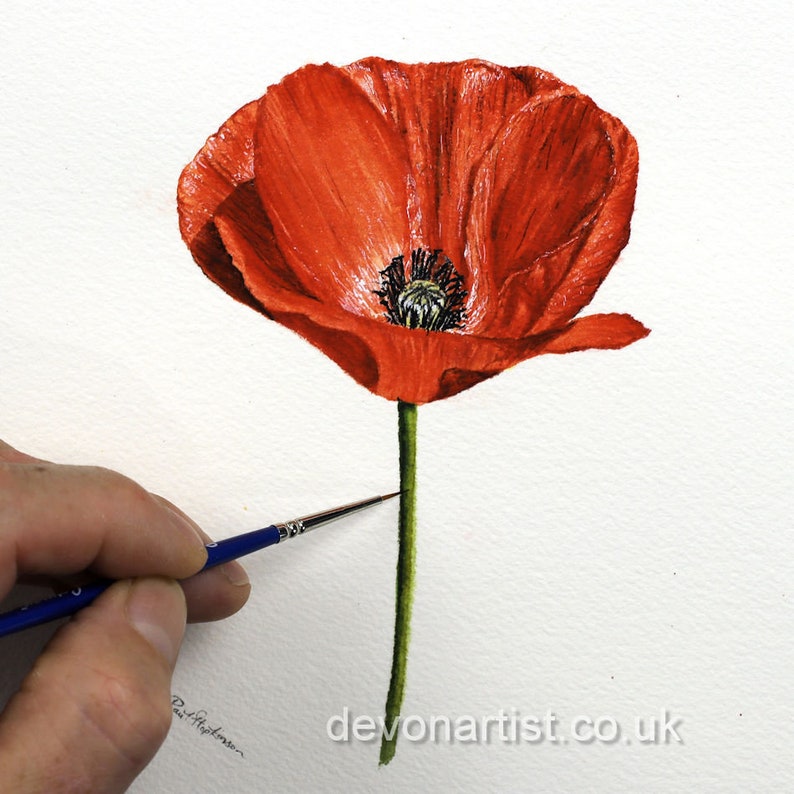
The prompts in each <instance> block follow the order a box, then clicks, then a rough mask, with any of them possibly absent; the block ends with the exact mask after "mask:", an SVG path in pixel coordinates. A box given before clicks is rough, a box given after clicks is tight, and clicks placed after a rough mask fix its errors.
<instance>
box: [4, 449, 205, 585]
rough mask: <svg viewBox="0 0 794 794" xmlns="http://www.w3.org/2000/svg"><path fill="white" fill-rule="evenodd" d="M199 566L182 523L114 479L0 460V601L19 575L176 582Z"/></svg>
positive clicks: (199, 544)
mask: <svg viewBox="0 0 794 794" xmlns="http://www.w3.org/2000/svg"><path fill="white" fill-rule="evenodd" d="M20 454H21V453H20ZM206 559H207V553H206V550H205V548H204V541H203V540H202V539H201V537H200V536H199V534H198V532H197V530H196V527H195V525H194V524H192V522H191V521H190V520H189V519H187V518H186V517H184V516H183V515H180V514H179V513H177V512H176V511H174V510H171V509H170V508H169V507H168V505H167V503H165V501H164V500H159V499H158V498H157V497H156V496H154V495H153V494H151V493H149V492H148V491H146V490H145V489H144V488H143V487H142V486H140V485H138V484H137V483H135V482H134V481H132V480H130V479H129V478H127V477H124V476H122V475H121V474H118V473H117V472H114V471H111V470H109V469H103V468H98V467H93V466H66V465H56V464H51V463H42V462H38V461H35V459H34V461H33V462H18V463H16V462H15V463H12V462H8V461H7V460H2V459H0V597H1V596H2V595H4V594H5V593H6V592H7V591H8V590H9V589H10V588H11V587H12V586H13V584H14V582H15V581H16V579H17V577H18V576H19V575H20V574H44V575H51V576H64V575H68V574H72V573H78V572H80V571H84V570H86V569H90V570H92V571H93V572H95V573H97V574H100V575H102V576H107V577H111V578H115V579H120V578H126V577H133V576H167V577H171V578H174V579H182V578H186V577H188V576H191V575H192V574H194V573H196V572H197V571H198V570H199V569H200V568H201V567H202V566H203V565H204V563H205V562H206Z"/></svg>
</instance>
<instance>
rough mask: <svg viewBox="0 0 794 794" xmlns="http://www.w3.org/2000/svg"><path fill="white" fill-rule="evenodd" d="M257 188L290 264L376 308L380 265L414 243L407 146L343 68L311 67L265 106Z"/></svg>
mask: <svg viewBox="0 0 794 794" xmlns="http://www.w3.org/2000/svg"><path fill="white" fill-rule="evenodd" d="M255 170H256V186H257V190H258V191H259V195H260V198H261V200H262V205H263V207H264V209H265V211H266V213H267V215H268V217H269V218H270V220H271V222H272V224H273V230H274V233H275V238H276V241H277V242H278V247H279V249H280V250H281V252H282V253H283V255H284V257H285V259H286V260H287V262H288V264H289V266H290V268H291V269H292V270H293V271H294V272H295V273H296V274H297V275H298V276H299V277H300V279H301V281H302V282H303V283H305V284H306V285H307V287H308V288H309V289H310V290H311V291H312V292H314V293H315V294H317V295H318V296H320V297H322V298H323V299H325V300H329V301H336V302H337V303H338V304H339V305H341V306H344V307H345V308H347V309H349V310H350V311H352V312H356V313H359V314H365V315H369V316H377V315H378V314H380V313H381V308H380V306H379V304H378V298H377V296H375V295H374V294H373V292H372V290H373V289H375V288H377V287H378V286H379V282H380V280H379V273H380V271H381V270H383V268H384V267H386V266H387V265H388V264H389V262H390V260H391V258H392V257H393V256H395V255H397V254H399V253H405V252H406V245H407V243H408V218H407V214H406V204H407V198H406V193H407V186H406V182H407V178H408V165H407V159H406V156H405V148H404V145H403V143H402V141H401V140H400V138H399V136H398V135H397V134H396V133H395V131H394V130H393V129H392V128H391V126H390V125H388V124H387V123H386V121H385V119H384V118H383V116H382V115H381V114H380V113H378V112H377V111H376V110H375V108H374V107H373V106H372V104H371V103H370V102H369V100H368V99H367V97H366V96H365V95H364V93H363V92H362V91H361V90H360V89H359V88H358V87H357V86H356V85H355V84H354V83H353V82H352V81H351V80H350V79H349V78H348V77H347V76H346V75H345V74H344V73H343V72H342V71H341V70H340V69H338V68H336V67H333V66H330V65H328V64H326V65H324V66H307V67H305V68H303V69H300V70H299V71H297V72H295V73H294V74H291V75H289V76H288V77H286V78H284V80H283V81H282V82H281V83H279V84H278V85H276V86H272V87H271V88H269V89H268V92H267V94H265V96H264V97H263V98H262V100H261V101H260V105H259V116H258V120H257V133H256V162H255Z"/></svg>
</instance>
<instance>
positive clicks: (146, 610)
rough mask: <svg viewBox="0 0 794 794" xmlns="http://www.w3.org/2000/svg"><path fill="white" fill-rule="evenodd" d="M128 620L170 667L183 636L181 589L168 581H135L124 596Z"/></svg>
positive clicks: (182, 599)
mask: <svg viewBox="0 0 794 794" xmlns="http://www.w3.org/2000/svg"><path fill="white" fill-rule="evenodd" d="M126 606H127V619H128V620H129V621H130V623H131V624H132V627H133V628H134V629H135V630H136V631H137V632H138V633H139V634H140V635H141V636H143V638H144V639H146V640H147V641H148V642H149V643H150V644H151V645H153V646H154V647H155V648H156V649H157V650H158V651H159V653H160V654H161V655H162V656H163V658H164V659H165V660H166V661H167V662H168V664H169V666H171V667H173V666H174V664H175V663H176V657H177V654H178V653H179V647H180V646H181V644H182V637H183V636H184V633H185V620H186V607H185V597H184V594H183V593H182V588H181V587H180V586H179V585H178V584H177V583H176V582H174V581H172V580H170V579H153V578H152V579H138V580H137V581H134V582H133V583H132V585H131V586H130V592H129V594H128V595H127V605H126Z"/></svg>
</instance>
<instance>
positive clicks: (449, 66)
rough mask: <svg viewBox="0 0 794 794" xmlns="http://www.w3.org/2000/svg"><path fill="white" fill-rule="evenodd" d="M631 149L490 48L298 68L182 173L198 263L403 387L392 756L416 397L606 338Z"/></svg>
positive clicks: (576, 96)
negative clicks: (423, 59) (462, 54)
mask: <svg viewBox="0 0 794 794" xmlns="http://www.w3.org/2000/svg"><path fill="white" fill-rule="evenodd" d="M637 162H638V161H637V147H636V144H635V142H634V139H633V138H632V136H631V135H630V133H629V132H628V130H627V129H626V128H625V127H624V126H623V125H622V124H621V123H620V122H619V121H618V120H617V119H616V118H614V117H613V116H610V115H609V114H608V113H605V112H604V111H602V110H600V109H599V108H598V107H597V106H596V105H595V104H594V103H593V101H592V100H591V99H589V98H588V97H586V96H584V95H583V94H581V93H580V92H579V91H577V90H576V89H575V88H573V87H572V86H570V85H566V84H565V83H563V82H561V81H560V80H558V79H557V78H556V77H554V76H553V75H551V74H548V73H547V72H543V71H541V70H539V69H534V68H531V67H520V68H512V69H510V68H505V67H501V66H495V65H494V64H490V63H485V62H484V61H464V62H462V63H436V64H417V65H408V64H401V63H394V62H392V61H385V60H382V59H380V58H367V59H365V60H362V61H358V62H356V63H353V64H350V65H349V66H344V67H335V66H331V65H329V64H325V65H323V66H306V67H304V68H303V69H299V70H298V71H297V72H295V73H293V74H291V75H289V76H287V77H285V78H284V79H283V80H282V81H281V82H280V83H279V84H278V85H274V86H271V87H270V88H268V90H267V92H266V93H265V95H264V96H263V97H262V98H261V99H259V100H257V101H255V102H251V103H250V104H248V105H245V106H244V107H243V108H241V109H240V110H238V111H237V112H236V113H235V114H234V115H233V116H232V117H231V118H230V119H229V120H228V121H227V122H226V123H225V124H224V125H223V126H222V127H221V128H220V130H218V132H217V133H216V134H215V135H213V136H212V137H210V138H209V139H208V140H207V142H206V144H205V146H204V147H203V148H202V149H201V151H200V152H199V153H198V154H197V155H196V157H195V158H194V160H193V161H192V162H191V163H190V164H189V165H188V166H187V168H185V170H184V171H183V173H182V177H181V179H180V182H179V191H178V205H179V218H180V229H181V232H182V236H183V238H184V240H185V242H186V243H187V244H188V247H189V248H190V250H191V252H192V254H193V257H194V258H195V260H196V261H197V262H198V264H199V265H200V266H201V268H202V269H203V270H204V272H205V273H206V274H207V275H208V276H209V277H210V278H211V279H212V280H213V281H215V282H216V283H217V284H218V285H220V286H221V287H222V288H223V289H224V290H226V292H228V293H229V294H230V295H232V296H233V297H234V298H236V299H237V300H239V301H241V302H243V303H246V304H248V305H249V306H251V307H253V308H254V309H257V310H258V311H260V312H262V313H263V314H265V315H266V316H268V317H271V318H272V319H274V320H277V321H278V322H280V323H282V324H283V325H285V326H287V327H288V328H291V329H292V330H293V331H296V332H297V333H299V334H300V335H302V336H303V337H305V338H306V339H308V340H309V341H310V342H311V343H312V344H314V345H315V346H317V347H318V348H319V349H320V350H322V351H323V352H324V353H325V354H326V355H328V356H329V357H330V358H332V359H333V360H334V361H336V363H337V364H339V366H340V367H342V369H344V370H345V371H346V372H348V373H349V374H350V375H352V376H353V377H354V378H355V379H356V380H357V381H358V382H359V383H361V384H362V385H363V386H366V387H367V388H368V389H370V390H371V391H373V392H375V394H378V395H380V396H382V397H386V398H387V399H390V400H396V401H397V408H398V438H399V445H400V490H401V496H400V518H399V554H398V559H397V593H396V594H397V597H396V602H395V604H396V609H395V631H394V647H393V652H392V672H391V679H390V684H389V693H388V696H387V700H386V707H385V730H384V733H383V737H382V741H381V749H380V763H381V764H386V763H389V762H390V761H391V760H392V758H393V757H394V754H395V751H396V742H397V727H398V725H397V722H398V721H399V716H400V709H401V707H402V702H403V695H404V691H405V682H406V669H407V658H408V642H409V638H410V623H411V609H412V603H413V590H414V582H415V568H416V565H415V549H416V439H417V424H416V422H417V404H419V403H425V402H430V401H432V400H440V399H443V398H445V397H450V396H451V395H453V394H456V393H457V392H460V391H462V390H463V389H467V388H469V387H470V386H473V385H475V384H476V383H479V382H480V381H482V380H485V379H486V378H490V377H491V376H493V375H496V374H497V373H499V372H501V371H502V370H504V369H506V368H507V367H510V366H512V365H514V364H517V363H518V362H519V361H523V360H525V359H528V358H531V357H533V356H537V355H539V354H541V353H568V352H570V351H573V350H583V349H586V348H619V347H623V346H625V345H628V344H630V343H631V342H634V341H636V340H637V339H640V338H641V337H643V336H645V335H646V334H647V333H648V330H647V329H646V328H645V327H644V326H643V325H642V324H641V323H639V322H637V321H636V320H635V319H634V318H632V317H631V316H629V315H628V314H595V315H591V316H589V317H587V316H586V317H579V316H578V315H579V312H580V311H581V310H582V309H583V308H584V307H585V306H587V304H588V303H589V302H590V300H591V299H592V297H593V295H594V294H595V291H596V290H597V289H598V287H599V285H600V284H601V282H602V281H603V279H604V278H605V277H606V275H607V273H608V272H609V270H610V268H611V267H612V265H613V264H614V263H615V260H616V259H617V257H618V254H619V253H620V251H621V250H622V249H623V247H624V246H625V245H626V242H627V241H628V237H629V221H630V219H631V213H632V210H633V206H634V193H635V190H636V185H637Z"/></svg>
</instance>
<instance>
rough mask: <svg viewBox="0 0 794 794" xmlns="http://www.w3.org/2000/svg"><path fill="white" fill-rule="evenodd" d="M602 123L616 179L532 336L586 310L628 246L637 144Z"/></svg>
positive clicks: (615, 124) (617, 126)
mask: <svg viewBox="0 0 794 794" xmlns="http://www.w3.org/2000/svg"><path fill="white" fill-rule="evenodd" d="M603 123H604V128H605V129H606V132H607V134H608V135H609V140H610V143H611V145H612V148H613V150H614V162H615V175H614V177H613V178H612V181H611V183H610V187H609V192H608V194H607V195H606V196H605V198H604V202H603V205H602V207H601V210H600V211H599V213H598V215H597V217H596V218H595V220H594V222H593V224H592V226H591V227H590V228H589V229H588V231H587V234H586V238H585V240H584V241H583V243H584V244H583V246H582V248H581V250H580V251H579V253H578V254H577V256H576V257H575V259H574V260H573V262H572V264H571V266H570V267H569V268H568V269H567V271H566V272H565V275H564V277H563V278H562V279H561V280H560V282H559V284H558V285H557V286H556V288H555V289H554V290H553V291H552V292H551V295H550V297H549V299H548V303H547V304H546V306H545V307H544V308H543V314H542V317H541V318H540V320H539V321H538V322H537V323H536V324H535V325H534V326H533V328H532V330H533V332H537V331H543V330H546V329H547V328H554V327H558V326H559V325H560V323H562V322H566V321H567V320H569V319H571V318H572V317H575V316H576V315H577V314H578V313H579V312H580V311H581V310H582V309H583V308H584V307H585V306H587V304H588V303H590V301H591V300H592V299H593V295H594V294H595V291H596V290H597V289H598V287H599V286H600V285H601V282H602V281H603V280H604V279H605V278H606V276H607V273H609V270H610V269H611V267H612V265H613V264H614V263H615V261H616V260H617V258H618V255H619V254H620V252H621V251H622V250H623V248H624V247H625V245H626V243H627V242H628V241H629V231H630V223H631V215H632V212H633V211H634V195H635V193H636V190H637V171H638V168H639V156H638V154H637V142H636V141H635V140H634V138H633V137H632V135H631V133H630V132H629V131H628V130H627V129H626V128H625V127H624V126H623V125H622V124H621V123H620V122H619V121H618V120H617V119H616V118H613V117H612V116H608V115H606V114H604V119H603Z"/></svg>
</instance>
